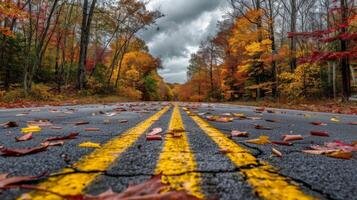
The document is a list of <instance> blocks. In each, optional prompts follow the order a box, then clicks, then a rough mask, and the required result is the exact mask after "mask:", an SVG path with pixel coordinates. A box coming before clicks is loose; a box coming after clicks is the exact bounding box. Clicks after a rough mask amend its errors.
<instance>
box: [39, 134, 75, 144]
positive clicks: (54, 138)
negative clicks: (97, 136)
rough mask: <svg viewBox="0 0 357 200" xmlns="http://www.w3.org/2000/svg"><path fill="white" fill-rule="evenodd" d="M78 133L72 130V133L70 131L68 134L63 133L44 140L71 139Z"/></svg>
mask: <svg viewBox="0 0 357 200" xmlns="http://www.w3.org/2000/svg"><path fill="white" fill-rule="evenodd" d="M78 135H79V132H73V133H70V134H69V135H65V136H59V137H50V138H47V139H46V140H45V141H44V142H46V141H57V140H72V139H76V138H77V136H78Z"/></svg>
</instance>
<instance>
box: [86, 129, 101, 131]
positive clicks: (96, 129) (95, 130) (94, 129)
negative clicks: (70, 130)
mask: <svg viewBox="0 0 357 200" xmlns="http://www.w3.org/2000/svg"><path fill="white" fill-rule="evenodd" d="M84 131H100V128H85V129H84Z"/></svg>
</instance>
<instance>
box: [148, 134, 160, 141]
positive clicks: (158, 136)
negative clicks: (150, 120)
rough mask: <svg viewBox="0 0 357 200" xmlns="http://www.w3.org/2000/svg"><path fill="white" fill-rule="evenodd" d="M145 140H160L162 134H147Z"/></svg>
mask: <svg viewBox="0 0 357 200" xmlns="http://www.w3.org/2000/svg"><path fill="white" fill-rule="evenodd" d="M146 140H147V141H153V140H162V136H161V135H147V136H146Z"/></svg>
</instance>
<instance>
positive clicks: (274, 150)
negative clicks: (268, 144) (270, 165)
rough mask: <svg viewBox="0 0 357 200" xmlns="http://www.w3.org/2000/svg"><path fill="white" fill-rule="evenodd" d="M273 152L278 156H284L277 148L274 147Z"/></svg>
mask: <svg viewBox="0 0 357 200" xmlns="http://www.w3.org/2000/svg"><path fill="white" fill-rule="evenodd" d="M272 152H273V154H274V155H276V156H278V157H283V154H282V153H281V152H280V151H278V150H277V149H275V148H272Z"/></svg>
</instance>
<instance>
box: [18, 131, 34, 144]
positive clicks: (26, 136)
mask: <svg viewBox="0 0 357 200" xmlns="http://www.w3.org/2000/svg"><path fill="white" fill-rule="evenodd" d="M31 139H32V133H28V134H26V135H23V136H21V137H15V140H16V142H22V141H27V140H31Z"/></svg>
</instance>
